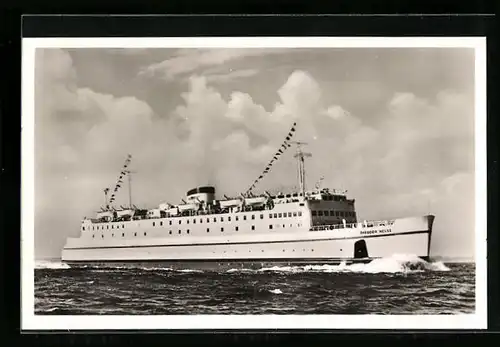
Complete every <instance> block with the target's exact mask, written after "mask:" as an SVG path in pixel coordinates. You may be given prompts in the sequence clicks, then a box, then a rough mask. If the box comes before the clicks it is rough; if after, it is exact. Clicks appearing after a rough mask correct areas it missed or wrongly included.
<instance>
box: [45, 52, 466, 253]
mask: <svg viewBox="0 0 500 347" xmlns="http://www.w3.org/2000/svg"><path fill="white" fill-rule="evenodd" d="M294 122H297V127H296V130H297V131H296V134H295V138H294V139H295V140H297V141H305V142H307V143H308V144H307V146H306V147H305V150H306V151H307V152H309V153H311V154H312V157H311V158H309V159H307V161H306V174H307V177H306V179H307V186H308V187H313V186H314V185H315V184H316V183H317V182H318V180H319V179H320V177H324V179H323V181H322V186H323V187H330V188H336V189H345V190H347V194H348V196H349V198H354V199H355V200H356V209H357V212H358V218H359V219H361V220H362V219H385V218H399V217H409V216H418V215H423V214H428V213H432V214H435V215H436V220H435V224H434V232H433V240H432V246H431V255H435V256H464V257H472V256H474V248H475V244H474V171H475V168H474V51H473V49H469V48H425V49H423V48H346V49H340V48H313V49H310V48H308V49H303V48H294V49H289V48H287V49H260V48H243V49H237V48H233V49H222V48H218V49H186V48H183V49H174V48H168V49H167V48H154V49H104V48H77V49H76V48H75V49H55V48H38V49H37V51H36V57H35V257H36V258H43V257H59V256H60V252H61V249H62V247H63V245H64V243H65V240H66V238H67V237H77V236H78V235H79V230H80V229H79V228H80V223H81V220H82V218H83V217H84V216H86V217H93V216H94V214H95V213H96V211H97V210H99V209H100V207H101V206H103V205H104V201H105V200H104V193H103V189H104V188H106V187H109V188H111V190H112V189H113V188H114V185H115V183H116V180H117V179H118V176H119V174H120V171H121V168H122V165H123V163H124V162H125V159H126V157H127V154H129V153H130V154H131V155H132V162H131V164H130V166H129V168H130V169H131V170H133V171H135V173H134V174H133V176H132V200H133V203H134V204H135V205H137V206H138V207H143V208H154V207H156V206H157V205H158V204H160V203H162V202H169V203H174V204H175V203H179V202H180V201H181V199H182V198H184V197H185V194H186V192H187V191H188V190H189V189H191V188H194V187H196V186H199V185H206V184H211V185H215V186H216V190H217V194H218V196H222V194H227V195H230V196H235V195H238V194H239V193H242V192H245V191H246V189H247V188H248V187H249V186H250V185H251V184H252V183H253V182H254V180H255V179H256V178H257V177H258V176H259V175H260V174H261V173H262V171H263V169H264V168H265V167H266V166H267V164H268V162H269V161H270V159H271V158H272V157H273V155H274V153H275V152H276V151H277V149H279V147H280V145H281V143H282V142H283V140H284V138H285V137H286V135H287V134H288V131H289V129H290V127H291V126H292V124H293V123H294ZM293 154H294V153H293V148H291V149H288V151H287V152H286V153H285V154H284V155H283V156H282V157H281V158H280V159H279V161H278V162H276V163H275V164H274V165H273V169H272V170H271V172H270V173H268V174H267V175H266V176H265V177H264V179H262V180H261V181H260V183H259V184H258V186H257V187H256V188H255V192H256V193H259V192H263V191H264V190H269V191H272V192H277V191H278V190H286V189H290V188H293V187H294V186H297V174H296V164H295V161H294V158H293ZM127 203H128V190H127V186H126V185H124V186H123V187H122V188H121V189H120V190H119V191H118V192H117V195H116V206H119V205H120V204H127Z"/></svg>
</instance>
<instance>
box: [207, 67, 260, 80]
mask: <svg viewBox="0 0 500 347" xmlns="http://www.w3.org/2000/svg"><path fill="white" fill-rule="evenodd" d="M258 73H259V70H257V69H241V70H232V69H230V70H229V72H228V73H212V74H205V75H204V76H205V78H206V79H207V81H208V82H230V81H233V80H235V79H239V78H245V77H252V76H255V75H257V74H258Z"/></svg>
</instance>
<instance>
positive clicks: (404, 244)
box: [62, 216, 434, 268]
mask: <svg viewBox="0 0 500 347" xmlns="http://www.w3.org/2000/svg"><path fill="white" fill-rule="evenodd" d="M433 221H434V216H422V217H411V218H402V219H396V220H394V221H391V224H390V225H383V224H382V225H376V226H372V227H370V226H369V225H368V226H365V225H362V224H361V223H359V224H357V225H356V226H355V227H352V228H338V229H334V230H322V231H310V230H309V229H301V228H298V227H295V228H294V227H291V228H286V227H285V228H283V229H281V230H280V231H274V232H269V231H268V230H263V228H262V229H259V228H258V229H257V230H255V231H254V232H253V233H241V234H238V233H226V234H222V235H216V236H215V235H210V236H206V235H203V234H201V233H196V232H193V233H192V235H182V236H176V235H173V236H172V235H167V230H168V229H169V227H165V228H162V229H160V228H144V227H141V228H139V227H137V228H133V227H130V226H127V228H124V230H126V232H127V235H130V234H131V233H133V234H134V235H139V236H135V237H133V238H130V237H121V235H122V232H123V235H125V233H124V231H123V230H122V229H119V230H116V234H117V236H116V237H115V236H114V235H115V233H113V237H108V235H106V237H104V236H103V235H100V234H98V233H97V236H98V237H95V235H94V237H92V238H91V237H86V238H83V237H81V238H74V239H68V242H67V244H66V246H65V247H64V249H63V252H62V260H63V261H64V262H65V263H67V264H70V265H104V264H113V265H116V264H133V265H134V266H136V265H143V264H154V266H156V265H158V264H162V265H166V266H173V267H177V268H179V267H181V268H182V267H186V268H192V267H200V268H203V267H206V266H209V267H211V266H216V267H219V266H227V267H230V268H231V267H238V266H252V267H254V266H255V265H257V266H267V265H268V264H317V263H323V264H336V263H339V262H343V261H345V262H347V263H349V262H357V261H363V262H364V261H370V260H371V259H375V258H381V257H387V256H391V255H393V254H397V253H399V254H402V253H404V254H414V255H417V256H419V257H422V258H428V257H429V249H430V242H431V234H432V224H433ZM192 227H193V228H194V227H195V226H194V225H193V226H192ZM200 227H201V226H200ZM259 230H260V231H259ZM101 236H102V237H101Z"/></svg>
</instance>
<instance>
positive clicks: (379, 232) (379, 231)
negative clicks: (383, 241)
mask: <svg viewBox="0 0 500 347" xmlns="http://www.w3.org/2000/svg"><path fill="white" fill-rule="evenodd" d="M384 233H392V229H379V230H362V231H360V234H361V235H372V234H384Z"/></svg>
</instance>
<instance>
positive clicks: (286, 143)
mask: <svg viewBox="0 0 500 347" xmlns="http://www.w3.org/2000/svg"><path fill="white" fill-rule="evenodd" d="M296 126H297V122H294V123H293V125H292V127H291V129H290V131H289V132H288V134H287V135H286V137H285V140H284V141H283V143H282V144H281V146H280V147H279V150H278V151H277V152H276V153H275V154H274V156H273V158H272V160H271V161H270V162H269V164H268V165H267V166H266V168H265V169H264V172H263V173H262V174H261V175H260V176H259V177H258V178H257V179H256V180H255V182H254V184H253V185H252V186H251V187H250V188H248V189H247V191H246V192H245V194H244V195H245V196H247V195H248V194H250V193H251V191H252V190H253V189H254V188H255V185H256V184H257V183H258V181H259V180H261V179H262V178H263V177H264V175H265V174H267V173H269V171H270V170H271V166H272V164H273V163H274V162H276V161H278V159H279V157H280V156H281V155H282V154H284V153H285V151H286V149H288V148H289V147H290V144H289V143H288V141H290V139H291V138H292V137H293V135H294V132H295V127H296ZM282 147H285V149H284V150H283V149H281V148H282Z"/></svg>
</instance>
